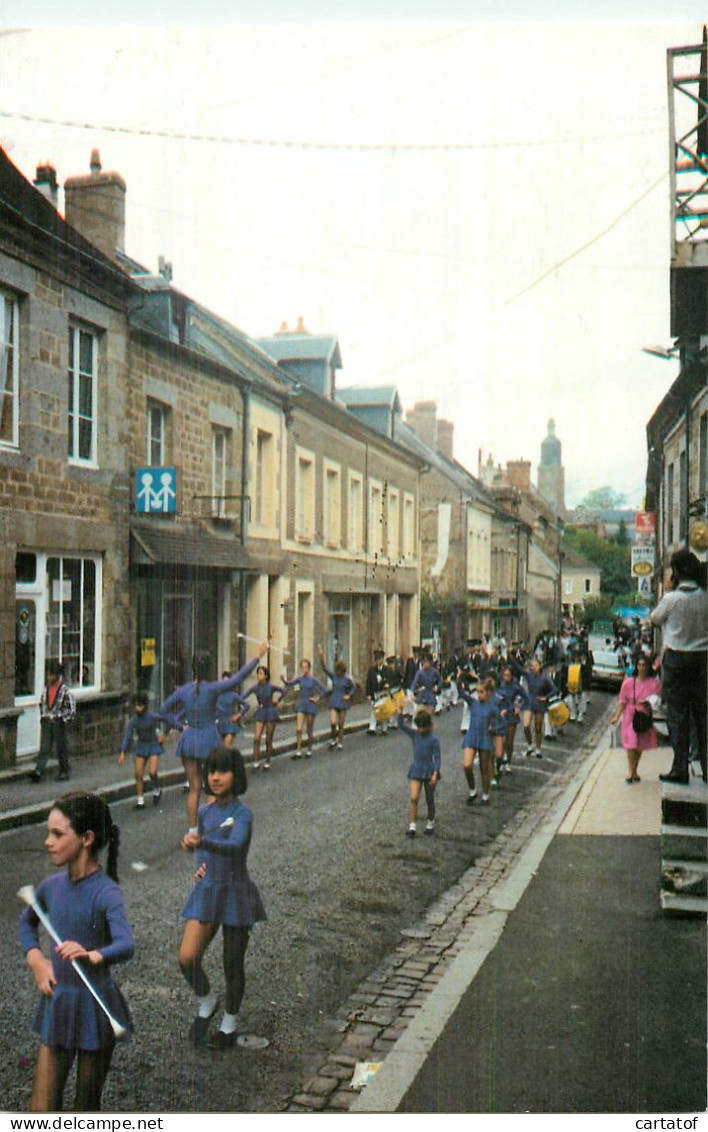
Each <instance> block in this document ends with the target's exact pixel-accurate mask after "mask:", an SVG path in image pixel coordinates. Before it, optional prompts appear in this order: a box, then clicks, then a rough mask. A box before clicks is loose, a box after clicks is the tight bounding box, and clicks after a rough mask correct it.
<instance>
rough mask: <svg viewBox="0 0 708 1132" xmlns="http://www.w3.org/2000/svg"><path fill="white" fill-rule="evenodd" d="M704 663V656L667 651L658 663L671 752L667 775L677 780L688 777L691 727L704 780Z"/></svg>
mask: <svg viewBox="0 0 708 1132" xmlns="http://www.w3.org/2000/svg"><path fill="white" fill-rule="evenodd" d="M707 659H708V653H705V652H675V651H674V650H673V649H667V650H666V652H665V653H664V656H663V659H662V662H661V694H662V698H663V700H664V703H665V704H666V722H667V723H668V725H669V738H670V739H671V746H672V747H673V749H674V761H673V766H672V767H671V773H672V774H675V775H677V777H680V778H687V777H688V759H689V751H690V745H691V724H692V723H693V726H694V728H695V736H696V740H697V753H698V757H699V759H700V763H701V768H702V770H703V777H704V778H705V777H706V718H707V716H708V699H707V697H708V690H707V686H706V685H707V681H708V665H707Z"/></svg>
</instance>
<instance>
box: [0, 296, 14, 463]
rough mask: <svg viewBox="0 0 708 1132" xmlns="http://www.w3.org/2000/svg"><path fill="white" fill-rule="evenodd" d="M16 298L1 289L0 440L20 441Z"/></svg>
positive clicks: (12, 442) (1, 442) (3, 443)
mask: <svg viewBox="0 0 708 1132" xmlns="http://www.w3.org/2000/svg"><path fill="white" fill-rule="evenodd" d="M18 310H19V308H18V302H17V299H16V298H14V297H13V296H12V295H8V294H7V293H6V292H4V291H0V398H1V399H0V444H2V445H5V444H8V445H9V444H11V445H13V446H15V447H16V446H17V445H18V443H19V396H18V374H19V360H18V352H17V349H18V343H17V337H18V326H19V320H18Z"/></svg>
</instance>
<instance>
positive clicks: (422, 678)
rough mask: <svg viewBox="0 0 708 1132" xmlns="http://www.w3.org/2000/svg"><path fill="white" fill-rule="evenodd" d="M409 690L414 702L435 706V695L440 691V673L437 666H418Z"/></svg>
mask: <svg viewBox="0 0 708 1132" xmlns="http://www.w3.org/2000/svg"><path fill="white" fill-rule="evenodd" d="M410 690H411V692H412V693H413V695H414V696H415V700H416V703H418V704H423V705H425V706H426V707H435V696H436V693H437V692H439V691H440V673H439V672H438V670H437V668H419V669H418V671H417V672H416V674H415V676H414V677H413V683H412V684H411V688H410Z"/></svg>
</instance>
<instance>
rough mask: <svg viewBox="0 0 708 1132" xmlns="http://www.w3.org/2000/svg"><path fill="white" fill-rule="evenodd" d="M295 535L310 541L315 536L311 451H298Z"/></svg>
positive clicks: (313, 474) (313, 471)
mask: <svg viewBox="0 0 708 1132" xmlns="http://www.w3.org/2000/svg"><path fill="white" fill-rule="evenodd" d="M295 492H296V498H295V537H296V538H298V539H302V540H303V541H306V542H312V540H313V538H314V536H315V464H314V458H313V456H312V453H305V452H302V451H299V452H298V454H297V469H296V475H295Z"/></svg>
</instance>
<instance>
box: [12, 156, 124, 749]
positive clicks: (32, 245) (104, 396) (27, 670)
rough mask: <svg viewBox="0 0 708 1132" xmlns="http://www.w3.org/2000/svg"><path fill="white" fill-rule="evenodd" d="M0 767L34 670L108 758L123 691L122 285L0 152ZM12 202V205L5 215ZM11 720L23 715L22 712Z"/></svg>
mask: <svg viewBox="0 0 708 1132" xmlns="http://www.w3.org/2000/svg"><path fill="white" fill-rule="evenodd" d="M0 179H1V180H2V185H3V197H4V200H3V203H2V204H0V300H1V301H2V314H3V318H2V321H1V322H0V329H1V331H2V347H3V349H2V350H0V354H2V356H3V360H4V363H5V367H6V369H5V374H4V375H3V376H4V379H5V389H6V391H7V390H9V389H11V390H12V401H11V402H8V399H7V398H6V400H5V404H4V413H3V420H2V426H1V429H0V530H1V532H2V545H1V546H0V623H1V626H2V638H3V641H4V648H3V651H2V656H1V658H0V733H1V734H2V739H1V740H0V744H1V748H2V749H1V750H0V763H1V764H2V765H4V766H9V765H12V764H13V763H14V762H15V759H16V757H17V753H18V752H19V753H30V752H31V751H32V750H33V749H36V746H37V742H38V735H39V713H38V699H39V692H40V691H41V686H42V681H43V674H44V664H45V661H47V660H49V659H59V660H60V661H61V662H62V664H63V668H64V675H65V679H66V681H67V683H68V684H69V685H70V686H71V687H72V689H73V691H74V694H75V698H76V701H77V725H76V729H75V752H74V753H75V754H76V755H77V756H79V757H81V756H83V755H90V754H91V752H92V750H94V749H95V746H96V744H102V745H104V746H105V745H108V744H110V745H111V747H112V748H113V749H114V747H115V742H116V737H117V735H118V733H119V728H120V718H121V716H122V706H121V700H122V697H123V695H124V693H125V691H126V690H127V687H128V684H129V675H130V664H129V651H128V641H129V633H128V630H129V608H128V522H127V518H128V509H127V503H128V476H127V460H126V448H127V444H126V441H127V433H126V400H125V393H126V388H127V356H126V341H127V336H126V328H127V318H126V305H127V295H128V292H129V290H130V284H129V283H128V281H127V280H126V279H125V278H124V277H122V276H121V275H120V273H119V272H117V271H116V270H115V269H114V268H113V267H112V265H111V264H110V263H109V262H108V261H107V260H105V259H104V258H103V257H102V256H101V255H100V253H98V252H97V251H96V250H95V249H94V248H92V247H91V245H89V244H87V243H86V242H85V241H83V240H81V238H80V237H79V236H77V234H76V233H74V232H72V230H71V229H69V228H68V226H67V225H66V224H64V222H63V221H62V220H61V218H60V217H58V215H57V213H56V212H55V211H54V209H53V208H52V206H51V205H50V204H49V202H47V201H46V200H45V199H44V197H43V196H42V195H41V194H40V193H39V192H38V191H37V190H35V189H33V188H32V187H31V186H29V185H28V184H27V182H26V181H24V179H23V178H21V177H20V175H19V174H18V173H17V171H16V170H14V168H13V167H12V166H11V165H10V163H9V162H7V160H6V158H5V157H4V155H1V154H0ZM8 201H12V202H13V203H14V205H15V207H14V208H9V207H8V206H7V203H6V202H8ZM17 713H20V714H17Z"/></svg>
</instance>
